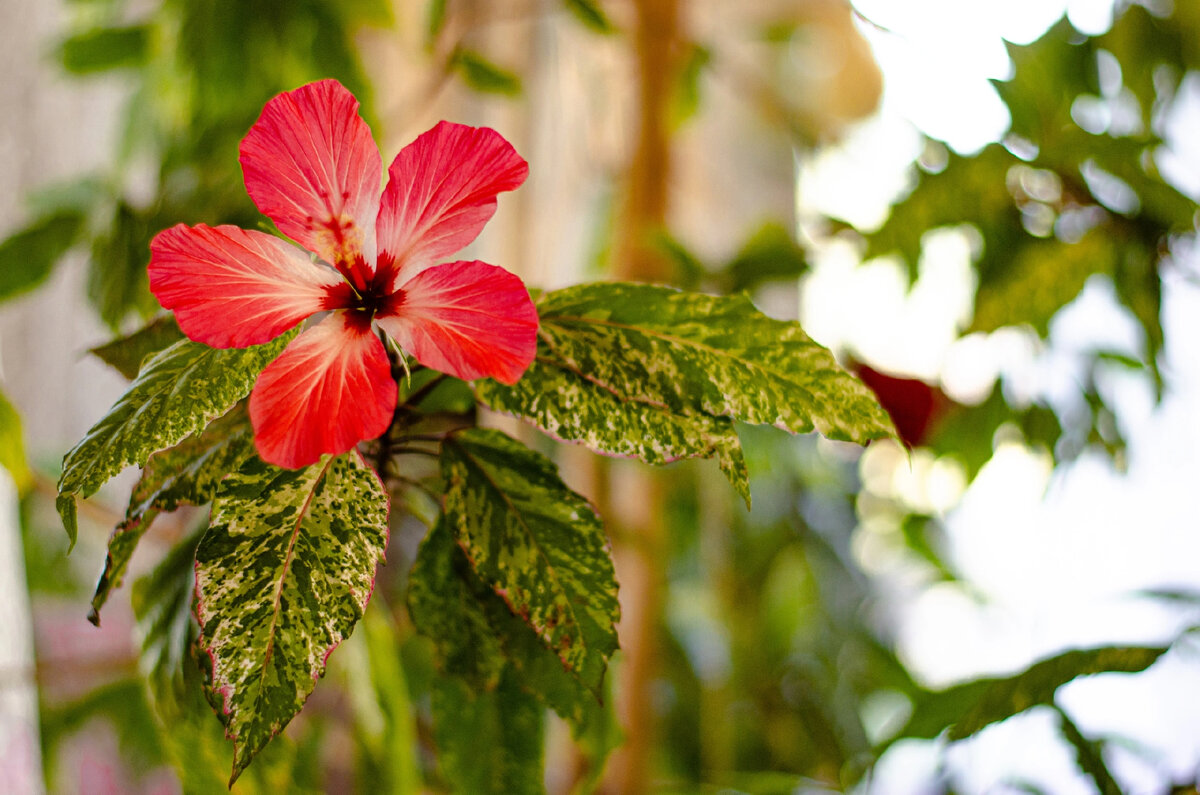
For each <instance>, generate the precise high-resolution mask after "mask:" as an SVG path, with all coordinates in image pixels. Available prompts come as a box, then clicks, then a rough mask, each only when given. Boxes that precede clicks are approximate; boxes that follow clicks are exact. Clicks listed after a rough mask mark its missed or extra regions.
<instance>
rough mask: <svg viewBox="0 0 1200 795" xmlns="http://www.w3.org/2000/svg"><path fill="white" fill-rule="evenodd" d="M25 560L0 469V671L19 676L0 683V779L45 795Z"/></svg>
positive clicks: (13, 498)
mask: <svg viewBox="0 0 1200 795" xmlns="http://www.w3.org/2000/svg"><path fill="white" fill-rule="evenodd" d="M24 561H25V557H24V555H23V554H22V552H21V524H20V521H19V519H18V517H17V489H16V486H14V485H13V482H12V479H11V478H10V477H9V476H8V472H7V471H5V470H3V469H0V671H11V672H18V673H17V674H16V675H14V676H12V677H6V678H5V680H4V681H3V682H2V683H0V781H3V782H4V787H5V790H4V791H5V792H11V793H14V794H17V793H20V794H21V795H23V794H24V793H31V794H34V793H40V792H43V791H44V790H43V786H42V763H41V750H40V745H39V740H38V737H39V731H38V699H37V684H36V681H35V679H34V676H33V671H34V657H33V620H32V617H31V615H30V612H29V591H28V590H27V588H26V586H25V566H24Z"/></svg>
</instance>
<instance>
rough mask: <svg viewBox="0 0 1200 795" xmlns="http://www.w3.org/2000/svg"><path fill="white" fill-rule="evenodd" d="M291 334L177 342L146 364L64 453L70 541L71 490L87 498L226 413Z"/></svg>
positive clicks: (63, 495) (62, 510) (63, 493)
mask: <svg viewBox="0 0 1200 795" xmlns="http://www.w3.org/2000/svg"><path fill="white" fill-rule="evenodd" d="M294 335H295V332H289V333H288V334H284V335H282V336H280V337H278V338H276V339H274V340H272V341H271V342H268V343H267V344H265V345H257V346H254V347H252V348H244V349H238V348H230V349H218V348H210V347H208V346H207V345H201V344H200V343H198V342H192V341H191V340H181V341H180V342H177V343H175V344H174V345H172V346H171V347H169V348H167V349H166V350H164V351H161V352H160V353H158V354H156V355H155V356H154V357H153V358H152V359H150V360H149V361H148V362H146V364H145V366H144V367H143V368H142V369H141V371H140V372H139V373H138V377H137V378H136V379H134V382H133V383H132V384H130V385H129V389H127V390H126V391H125V394H124V395H122V396H121V397H120V398H119V399H118V400H117V402H116V403H115V404H114V405H113V407H112V408H111V409H109V412H108V414H107V415H105V417H104V418H103V419H102V420H100V421H99V422H97V423H96V424H95V425H93V426H92V429H91V430H90V431H88V432H87V435H86V436H84V437H83V440H82V441H80V442H79V444H77V445H75V447H73V448H71V451H70V452H68V453H67V455H66V458H64V459H63V472H62V477H61V478H59V481H58V494H59V496H58V502H57V505H58V509H59V514H60V515H61V516H62V519H63V525H64V526H65V527H66V529H67V535H69V536H70V538H71V543H72V544H74V543H75V537H76V535H77V534H78V527H77V525H76V521H75V510H74V498H75V497H76V496H82V497H89V496H91V495H92V494H94V493H95V491H96V489H98V488H100V486H102V485H103V484H104V483H105V482H106V481H108V480H109V479H110V478H112V477H113V476H114V475H116V474H117V473H119V472H120V471H121V470H122V469H124V468H125V467H127V466H129V465H130V464H138V465H141V464H144V463H145V462H146V459H147V458H149V457H150V454H151V453H154V452H156V451H158V450H162V449H164V448H167V447H170V446H171V445H174V444H177V443H178V442H180V441H182V440H183V439H184V438H186V437H187V436H188V435H189V434H192V433H195V432H197V431H200V430H202V429H203V428H204V427H205V426H206V425H208V423H209V422H211V421H212V420H213V419H214V418H216V417H219V416H221V415H222V414H224V413H225V412H227V411H229V409H230V407H231V406H233V404H234V403H237V402H238V401H239V400H241V399H242V398H244V397H245V396H246V395H247V394H249V392H250V387H251V386H253V385H254V380H255V379H256V378H257V377H258V374H259V372H260V371H261V370H262V369H263V367H265V366H266V365H267V364H268V363H269V362H270V361H271V360H272V359H274V358H275V357H276V356H277V355H278V354H279V352H280V351H282V350H283V347H284V346H285V345H287V343H288V342H289V341H290V340H291V338H292V337H293V336H294ZM68 504H69V505H68Z"/></svg>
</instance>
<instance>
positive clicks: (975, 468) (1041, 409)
mask: <svg viewBox="0 0 1200 795" xmlns="http://www.w3.org/2000/svg"><path fill="white" fill-rule="evenodd" d="M1006 422H1012V423H1015V424H1016V425H1017V426H1018V427H1019V428H1020V430H1021V433H1022V435H1023V436H1024V437H1025V441H1026V442H1027V443H1029V444H1030V445H1044V446H1045V447H1046V449H1047V450H1049V451H1050V452H1051V453H1053V452H1054V450H1055V446H1056V445H1057V443H1058V440H1059V438H1060V437H1061V436H1062V433H1063V429H1062V425H1061V424H1060V423H1059V420H1058V415H1056V414H1055V413H1054V410H1053V409H1051V408H1049V407H1048V406H1045V405H1041V404H1038V403H1033V404H1030V405H1028V406H1010V405H1009V404H1008V402H1007V401H1006V400H1005V399H1004V390H1003V388H1002V387H1001V386H1000V384H999V383H997V384H996V385H995V387H994V388H993V389H992V393H991V394H990V395H989V396H988V398H987V400H985V401H984V402H982V403H980V404H979V405H976V406H968V405H962V404H955V405H954V406H953V408H951V409H950V410H949V411H948V412H947V414H946V416H945V417H943V418H941V419H939V420H938V422H937V425H936V427H935V430H934V432H933V434H932V436H931V437H930V439H929V441H928V442H927V444H926V446H928V447H929V448H931V449H932V450H934V451H935V452H937V453H939V454H942V455H949V456H952V457H954V458H956V459H958V460H959V461H960V462H962V464H963V466H964V468H965V469H966V475H967V480H968V481H971V480H974V479H975V476H976V475H977V474H979V470H980V469H982V468H983V465H984V464H986V463H987V462H988V461H990V460H991V459H992V453H993V452H994V441H995V437H996V431H997V430H998V429H999V428H1000V426H1002V425H1004V424H1005V423H1006Z"/></svg>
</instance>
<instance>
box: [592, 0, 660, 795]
mask: <svg viewBox="0 0 1200 795" xmlns="http://www.w3.org/2000/svg"><path fill="white" fill-rule="evenodd" d="M634 7H635V11H636V18H635V32H634V43H635V47H636V61H637V76H638V128H637V143H636V146H635V148H634V151H633V157H632V160H631V162H630V164H629V170H628V176H627V178H626V185H625V195H624V203H623V205H622V207H621V211H620V215H619V216H618V224H617V228H616V231H615V233H614V234H615V239H614V241H613V252H614V259H613V275H614V276H616V278H618V279H624V280H633V281H650V282H666V281H668V279H669V277H670V270H669V264H668V263H667V262H666V260H665V259H664V258H663V256H662V255H661V254H660V253H658V252H657V251H656V250H654V249H653V248H652V247H651V243H650V240H651V236H652V234H653V233H654V232H656V231H657V230H659V229H662V228H663V227H665V225H666V221H667V215H668V209H669V208H668V196H669V191H668V187H669V179H670V174H671V140H670V132H669V124H668V118H667V116H668V112H669V108H670V101H671V92H672V87H673V86H674V84H675V81H676V79H677V70H678V66H679V57H678V54H679V41H680V27H681V26H680V14H679V11H680V8H679V3H678V0H636V2H635V3H634ZM606 470H607V471H608V474H610V475H611V477H612V480H611V482H609V483H605V484H603V485H602V486H601V485H600V484H598V486H597V488H595V489H594V490H593V491H594V493H595V494H597V495H602V496H603V498H604V502H606V503H608V504H603V505H601V506H600V509H601V515H602V516H607V517H611V519H612V521H613V524H614V525H615V528H616V530H615V532H613V533H612V538H613V558H614V562H615V564H616V571H617V580H618V582H620V584H621V623H620V626H619V634H620V640H621V649H622V658H621V665H620V667H619V668H618V669H617V671H618V677H619V678H618V680H617V682H616V688H615V694H616V696H615V707H616V713H617V719H618V722H619V723H620V727H621V731H622V732H623V734H624V742H623V743H622V745H621V746H620V747H619V748H618V749H617V750H616V751H615V752H614V753H613V756H612V758H611V759H610V761H609V764H608V767H607V769H606V771H605V776H604V779H603V783H602V785H601V791H602V792H605V793H612V794H613V795H626V794H627V793H639V792H645V791H647V790H648V789H649V780H650V777H651V774H652V765H653V759H652V754H653V749H654V748H655V728H656V727H655V724H656V722H657V714H656V711H655V706H654V702H655V699H654V692H653V685H654V680H655V676H656V672H657V669H658V664H659V656H660V649H659V642H658V641H659V631H660V627H661V625H662V612H663V603H664V598H665V585H666V582H665V581H666V560H667V538H666V528H665V525H664V520H663V502H664V500H663V487H662V482H661V480H660V479H659V478H657V477H654V476H653V475H651V474H650V473H647V472H646V471H645V470H644V469H641V468H637V469H634V468H630V467H621V466H614V467H611V468H610V467H608V466H604V465H602V466H600V467H598V472H599V475H598V476H599V477H600V478H604V477H605V474H604V473H605V471H606Z"/></svg>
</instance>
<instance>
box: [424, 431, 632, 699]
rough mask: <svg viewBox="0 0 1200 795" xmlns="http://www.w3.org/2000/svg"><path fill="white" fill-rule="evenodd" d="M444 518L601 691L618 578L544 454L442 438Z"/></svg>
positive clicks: (494, 436)
mask: <svg viewBox="0 0 1200 795" xmlns="http://www.w3.org/2000/svg"><path fill="white" fill-rule="evenodd" d="M442 477H443V478H444V480H445V483H446V497H445V505H446V514H445V516H446V523H447V525H448V526H449V527H450V528H451V529H452V531H453V533H454V535H455V538H456V539H457V541H458V544H459V546H460V547H461V548H462V550H463V552H465V553H466V556H467V559H468V560H469V561H470V562H471V566H472V567H473V568H474V570H475V572H476V573H477V574H478V576H479V577H480V579H481V580H482V581H483V582H484V583H486V584H487V586H488V587H489V588H491V589H492V590H493V591H494V592H495V593H496V594H498V595H499V596H500V597H502V598H503V599H504V601H505V602H506V603H507V604H508V606H509V608H510V610H511V611H512V612H513V613H514V614H515V615H517V616H519V617H520V618H521V620H523V621H524V622H525V623H527V624H528V625H529V626H530V627H532V628H533V630H534V631H535V632H536V633H537V635H538V637H539V638H540V639H541V642H542V643H543V644H545V646H546V647H547V648H549V649H551V650H552V651H554V652H555V654H557V655H558V658H559V659H560V660H561V661H562V664H563V666H565V667H566V668H567V669H568V670H570V671H571V672H572V673H573V674H575V675H576V676H577V677H579V679H580V681H581V682H583V683H584V684H585V685H586V686H587V687H588V688H590V689H591V690H592V691H593V692H598V689H599V686H600V682H601V679H602V678H603V676H604V670H605V668H606V667H607V665H608V658H609V657H610V656H611V655H612V653H613V652H614V651H615V650H616V648H617V633H616V628H615V626H614V625H615V623H616V621H617V617H618V615H619V612H620V609H619V607H618V605H617V583H616V580H615V579H614V576H613V566H612V560H611V559H610V557H609V554H608V548H607V542H606V540H605V537H604V528H603V526H602V525H601V523H600V519H599V518H598V517H597V516H596V514H595V511H593V510H592V507H591V505H589V504H588V502H587V501H586V500H585V499H583V498H582V497H580V496H579V495H578V494H576V493H575V492H573V491H571V490H570V489H568V488H567V487H566V485H565V484H563V482H562V480H560V479H559V477H558V473H557V471H556V470H555V467H554V464H553V463H552V462H551V461H550V460H549V459H547V458H545V457H544V456H542V455H539V454H538V453H535V452H534V451H532V450H530V449H529V448H527V447H525V446H524V445H522V444H520V443H519V442H517V441H515V440H513V439H511V438H509V437H508V436H505V435H504V434H502V433H500V432H498V431H493V430H484V429H472V430H467V431H462V432H459V433H454V434H451V435H450V436H449V437H447V438H446V441H445V442H444V443H443V445H442Z"/></svg>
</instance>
